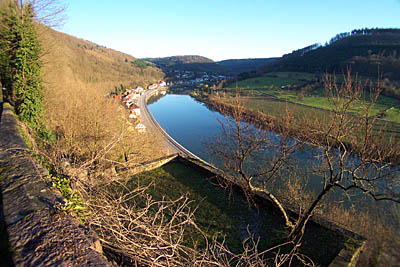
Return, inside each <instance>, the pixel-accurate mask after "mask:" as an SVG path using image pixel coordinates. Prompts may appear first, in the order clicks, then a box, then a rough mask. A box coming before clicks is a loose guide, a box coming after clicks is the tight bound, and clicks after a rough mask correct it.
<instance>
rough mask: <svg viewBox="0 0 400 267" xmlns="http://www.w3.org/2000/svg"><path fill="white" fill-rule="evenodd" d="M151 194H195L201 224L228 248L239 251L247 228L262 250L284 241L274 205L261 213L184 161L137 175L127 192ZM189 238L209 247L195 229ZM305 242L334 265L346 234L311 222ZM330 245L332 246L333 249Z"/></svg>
mask: <svg viewBox="0 0 400 267" xmlns="http://www.w3.org/2000/svg"><path fill="white" fill-rule="evenodd" d="M149 184H151V187H150V188H149V193H150V194H151V195H152V196H153V198H154V199H156V200H161V199H162V198H163V197H165V198H167V199H177V198H178V197H180V196H181V195H183V194H189V196H190V199H191V200H192V201H193V202H192V203H191V205H192V207H193V208H196V207H198V208H197V211H196V213H195V221H196V222H197V224H198V225H199V227H200V228H201V229H202V230H203V231H204V232H205V233H206V235H207V237H208V238H209V239H210V240H211V239H212V238H213V237H216V236H218V237H219V240H220V241H221V240H222V237H223V236H225V238H226V239H225V241H226V245H227V246H228V247H229V248H230V249H231V250H233V251H234V252H236V253H238V252H241V249H242V241H243V240H244V239H245V238H247V237H248V232H247V228H249V230H250V231H251V233H252V234H253V235H254V236H255V237H256V238H258V237H259V238H260V243H259V248H260V249H265V248H269V247H271V246H274V245H277V244H279V243H280V242H283V241H284V240H285V239H284V234H285V229H284V227H283V225H284V224H283V220H282V218H281V217H280V216H279V213H277V212H276V211H275V210H274V209H273V208H272V207H271V206H269V205H268V204H265V203H263V205H261V206H260V208H259V210H255V209H251V208H249V206H248V204H247V202H246V200H245V198H244V196H242V195H241V194H239V193H237V192H234V194H233V195H231V196H230V197H229V192H227V191H224V190H223V189H222V188H220V187H218V186H216V185H215V184H212V183H210V175H209V174H207V173H204V172H199V171H197V170H195V169H193V168H192V167H189V166H187V165H185V164H183V163H181V162H171V163H168V164H166V165H164V166H163V167H161V168H158V169H155V170H153V171H150V172H146V173H142V174H138V175H136V176H134V177H133V178H132V179H131V180H130V181H129V182H128V184H127V188H126V190H132V189H134V188H136V187H137V186H138V185H140V186H143V185H149ZM189 233H191V235H190V236H187V237H186V239H187V242H188V244H190V243H194V244H196V245H197V247H198V248H200V249H201V247H202V246H203V245H204V244H203V242H204V240H203V238H202V237H201V236H200V235H199V234H198V233H197V232H195V231H190V230H189ZM304 240H305V241H304V242H305V243H307V244H308V245H307V246H306V248H305V249H304V250H303V251H302V252H303V253H305V254H307V255H309V256H311V257H312V258H313V259H315V260H317V262H318V264H321V265H324V266H325V265H328V264H329V262H330V261H332V259H333V257H335V255H337V253H338V252H339V250H340V249H341V248H342V247H343V245H344V244H343V243H344V238H343V236H341V235H339V234H337V233H335V232H333V231H330V230H327V229H325V228H322V227H320V226H316V225H315V224H312V223H310V225H309V228H308V232H307V233H306V235H305V238H304ZM327 244H329V247H328V246H327Z"/></svg>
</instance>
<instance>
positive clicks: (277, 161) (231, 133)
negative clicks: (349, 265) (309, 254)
mask: <svg viewBox="0 0 400 267" xmlns="http://www.w3.org/2000/svg"><path fill="white" fill-rule="evenodd" d="M325 87H326V90H327V93H328V97H329V99H330V101H332V104H333V106H334V110H333V111H332V112H331V113H329V114H330V115H329V117H326V118H324V119H320V118H319V117H318V116H314V118H310V117H308V118H301V119H300V118H299V117H297V118H296V117H295V116H294V115H293V114H292V113H290V112H286V114H282V117H281V118H278V119H269V120H265V122H264V125H263V127H261V128H259V129H256V128H255V127H254V126H251V124H248V123H245V122H244V121H246V120H247V121H249V116H248V114H247V113H246V111H245V108H244V107H243V106H242V104H241V103H240V98H239V97H238V96H237V97H236V98H235V100H234V101H233V102H232V103H233V104H232V105H226V104H217V105H216V106H217V108H218V109H219V111H221V112H222V113H228V114H229V115H230V116H231V118H232V119H231V120H228V121H224V122H222V123H221V126H222V129H223V137H222V138H221V139H220V140H219V141H218V142H217V144H216V145H215V144H214V145H213V146H212V147H213V149H214V153H215V155H217V156H218V157H219V159H220V160H221V161H222V162H223V164H224V171H225V173H226V174H227V175H226V179H227V180H228V181H231V182H232V183H234V184H237V185H240V186H241V188H242V189H243V191H244V192H245V194H246V196H247V198H248V199H249V200H250V202H251V201H252V200H251V197H252V195H254V194H255V193H259V194H263V195H265V196H266V197H268V198H269V199H270V200H271V201H272V202H273V203H274V204H275V205H276V206H277V207H278V209H279V210H280V211H281V213H282V215H283V217H284V219H285V222H286V226H287V227H288V228H289V234H288V238H289V240H297V241H299V242H300V240H301V237H302V235H303V234H304V230H305V227H306V224H307V222H308V221H309V220H310V218H311V217H312V215H313V214H314V213H315V211H316V209H317V208H318V207H319V206H320V205H321V204H322V203H323V201H324V199H325V198H326V197H327V195H328V194H329V193H331V192H332V191H333V189H334V188H337V189H340V190H342V191H344V192H345V193H348V192H353V193H354V192H357V191H358V192H359V194H365V195H368V196H370V197H371V198H372V199H374V200H376V201H382V200H389V201H393V202H396V203H400V194H399V192H400V191H399V190H400V184H399V183H400V181H399V178H398V177H399V168H398V167H396V166H395V165H394V162H395V159H398V156H399V150H398V149H396V148H398V147H399V146H398V142H397V143H396V142H395V141H394V140H393V139H391V138H390V137H388V136H387V135H386V134H385V132H384V131H383V130H382V129H377V128H376V125H375V119H374V118H373V117H371V116H370V114H371V108H372V106H373V105H374V103H375V102H376V100H377V98H378V96H379V93H380V90H379V87H378V89H371V91H370V96H371V99H370V101H363V99H362V96H363V92H364V87H363V86H362V85H361V84H360V83H353V81H352V78H351V76H350V73H348V75H347V77H346V78H345V81H344V82H343V83H342V84H341V85H338V83H337V82H336V80H335V79H334V78H331V77H327V80H326V86H325ZM356 104H357V105H358V106H360V105H361V106H362V110H361V113H362V115H357V116H356V115H350V114H349V112H350V111H351V109H352V108H353V107H354V106H355V105H356ZM251 119H254V116H250V122H251ZM257 121H258V122H260V121H262V119H260V118H259V117H258V118H257ZM268 130H274V131H276V134H272V133H271V132H269V131H268ZM304 146H311V147H312V148H311V149H313V151H314V155H313V156H314V157H315V158H316V159H312V161H313V164H314V165H313V167H312V169H311V170H309V171H308V172H304V173H302V175H303V176H306V180H308V181H310V180H311V179H312V178H311V176H313V175H314V177H315V175H317V176H318V177H319V179H321V181H322V182H321V185H320V187H319V188H318V189H317V190H316V191H315V192H314V195H311V196H312V198H311V199H308V201H305V203H306V205H305V206H304V205H301V206H300V205H298V204H299V203H291V204H295V205H296V206H298V216H297V217H296V216H294V217H292V216H291V214H290V213H289V212H288V209H287V205H285V199H287V198H288V197H289V198H290V196H286V197H285V196H282V195H279V194H278V193H277V192H278V191H277V190H276V186H277V185H278V186H280V187H282V188H287V187H285V184H287V183H288V181H296V180H298V179H299V175H298V171H297V170H298V169H299V168H301V166H298V168H297V169H296V168H295V161H296V153H297V152H299V150H300V149H304ZM306 149H307V148H306ZM310 160H311V159H310ZM307 196H308V197H310V195H307ZM286 204H287V203H286Z"/></svg>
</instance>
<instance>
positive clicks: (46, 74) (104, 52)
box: [39, 26, 164, 162]
mask: <svg viewBox="0 0 400 267" xmlns="http://www.w3.org/2000/svg"><path fill="white" fill-rule="evenodd" d="M39 32H40V34H39V40H40V42H41V45H42V54H43V56H42V61H43V67H42V76H43V82H44V107H45V111H46V114H45V118H46V125H47V127H48V128H49V129H51V130H52V131H53V132H54V133H55V135H56V136H57V147H54V151H53V153H57V154H61V155H62V157H66V158H68V159H69V160H70V161H71V162H82V161H86V160H90V159H92V158H93V157H96V156H97V155H98V154H99V153H106V154H104V155H103V156H102V157H104V158H110V159H113V160H118V159H119V158H120V157H121V153H124V155H127V157H129V158H130V159H132V158H133V157H140V158H142V159H143V158H147V157H148V156H154V157H157V155H159V152H158V151H152V152H151V153H149V154H148V155H147V154H146V155H144V153H147V152H146V151H147V147H148V146H149V145H150V143H149V142H148V141H145V140H147V139H146V138H147V135H140V136H137V135H138V134H137V133H136V132H135V131H132V124H133V123H134V121H128V120H127V118H128V114H127V111H126V110H125V109H123V108H121V105H120V104H119V103H117V102H115V101H111V99H110V98H108V97H107V95H108V94H109V92H110V91H112V90H114V89H115V87H120V86H121V85H123V86H125V87H131V86H137V85H141V86H146V85H148V84H150V83H153V82H155V81H159V80H161V79H163V77H164V73H163V72H162V71H161V70H160V69H158V68H156V67H153V66H148V65H147V64H138V63H141V61H139V62H138V60H137V59H136V58H134V57H133V56H130V55H127V54H124V53H121V52H118V51H115V50H112V49H109V48H106V47H103V46H101V45H97V44H94V43H92V42H89V41H85V40H82V39H79V38H76V37H73V36H69V35H67V34H64V33H60V32H58V31H54V30H51V29H49V28H47V27H43V26H40V28H39ZM133 129H134V128H133ZM117 141H118V142H117ZM111 142H116V143H114V145H113V149H112V150H107V151H106V152H104V147H106V146H107V145H110V143H111ZM138 143H139V144H138ZM153 143H154V142H153ZM139 147H140V151H139V152H138V151H136V150H137V149H138V148H139ZM135 149H136V150H135ZM133 150H135V151H134V152H132V151H133ZM130 155H132V156H130ZM133 155H135V156H133Z"/></svg>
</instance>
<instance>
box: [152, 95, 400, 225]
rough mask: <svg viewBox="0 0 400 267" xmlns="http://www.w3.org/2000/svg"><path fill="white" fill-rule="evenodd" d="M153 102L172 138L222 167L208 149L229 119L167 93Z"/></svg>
mask: <svg viewBox="0 0 400 267" xmlns="http://www.w3.org/2000/svg"><path fill="white" fill-rule="evenodd" d="M153 101H154V100H153ZM151 102H152V101H150V102H149V105H148V107H149V110H150V112H151V113H152V114H153V116H154V118H155V119H156V120H157V121H158V123H159V124H160V126H161V127H162V128H164V129H165V130H166V131H167V133H168V134H169V135H170V136H171V137H172V138H174V139H175V140H176V141H178V142H179V143H180V144H181V145H183V146H184V147H185V148H187V149H188V150H190V151H191V152H192V153H194V154H195V155H197V156H199V157H200V158H202V159H204V160H206V161H208V162H211V163H213V164H215V165H216V166H217V167H221V166H218V165H220V164H219V163H218V161H217V159H216V157H215V155H212V154H211V153H210V152H209V151H210V150H209V149H208V148H209V147H208V146H209V145H210V144H211V143H212V142H213V140H214V139H215V138H218V137H219V136H221V134H222V129H221V126H220V125H221V124H220V121H222V122H224V121H226V120H227V119H229V118H226V117H224V116H223V115H222V114H220V113H219V112H216V111H212V110H210V109H209V108H208V107H207V106H206V105H205V104H204V103H201V102H198V101H196V100H195V99H193V98H192V97H191V96H189V95H176V94H167V95H166V96H163V97H161V98H159V99H158V100H155V102H152V103H151ZM310 151H312V149H311V148H310V149H308V150H303V151H300V152H298V158H300V160H302V161H304V163H302V165H303V166H306V165H307V164H311V163H310V161H312V159H310V158H311V157H312V156H311V154H312V152H310ZM321 183H322V180H321V179H320V178H317V177H313V178H312V179H310V180H309V181H308V184H307V188H308V189H309V190H314V189H317V191H318V188H320V187H321V186H322V184H321ZM330 201H335V202H338V201H340V202H342V203H345V204H344V206H347V207H349V206H351V205H352V204H354V201H357V202H358V203H357V205H356V206H358V207H363V210H365V209H368V210H371V208H372V209H373V210H377V209H382V208H383V207H385V210H388V209H387V207H388V206H389V207H390V210H392V208H393V205H392V203H385V204H382V203H376V202H374V201H367V200H366V198H365V197H363V196H361V195H359V194H358V195H354V196H353V198H352V201H347V200H346V197H344V195H343V194H342V193H341V192H340V191H336V192H334V193H333V194H331V195H330ZM396 206H399V205H396ZM396 210H398V207H396ZM387 212H388V211H386V213H387ZM394 212H395V214H394V215H393V214H390V215H388V217H390V220H396V219H393V218H398V216H399V215H398V211H394ZM390 213H392V212H390ZM393 216H394V217H393ZM395 224H397V223H395Z"/></svg>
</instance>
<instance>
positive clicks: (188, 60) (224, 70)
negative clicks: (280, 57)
mask: <svg viewBox="0 0 400 267" xmlns="http://www.w3.org/2000/svg"><path fill="white" fill-rule="evenodd" d="M275 59H276V58H248V59H227V60H222V61H217V62H215V61H213V60H211V59H209V58H207V57H203V56H198V55H185V56H172V57H163V58H143V60H145V61H149V62H151V63H154V64H156V65H157V67H159V68H161V69H163V70H164V71H167V72H168V71H171V70H180V71H185V70H186V71H195V72H199V71H201V72H213V73H219V74H227V75H237V74H239V73H242V72H250V71H255V70H257V68H259V67H260V66H262V65H265V64H268V63H270V62H273V61H274V60H275Z"/></svg>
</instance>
